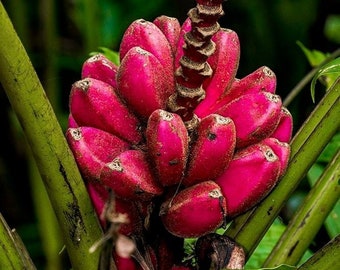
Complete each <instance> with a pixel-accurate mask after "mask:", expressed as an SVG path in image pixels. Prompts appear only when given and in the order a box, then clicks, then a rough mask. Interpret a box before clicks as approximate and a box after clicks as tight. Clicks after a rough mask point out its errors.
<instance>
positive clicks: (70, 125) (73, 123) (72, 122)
mask: <svg viewBox="0 0 340 270" xmlns="http://www.w3.org/2000/svg"><path fill="white" fill-rule="evenodd" d="M77 127H79V126H78V124H77V122H76V120H74V118H73V116H72V113H70V114H69V115H68V121H67V128H77Z"/></svg>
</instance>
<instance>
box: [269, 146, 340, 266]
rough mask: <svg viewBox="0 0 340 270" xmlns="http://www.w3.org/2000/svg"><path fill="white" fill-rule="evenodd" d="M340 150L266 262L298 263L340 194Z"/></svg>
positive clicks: (270, 263)
mask: <svg viewBox="0 0 340 270" xmlns="http://www.w3.org/2000/svg"><path fill="white" fill-rule="evenodd" d="M339 179H340V150H339V151H338V153H337V154H336V156H335V157H334V159H333V160H332V161H331V162H330V163H329V165H328V166H327V168H326V169H325V171H324V172H323V174H322V176H321V177H320V178H319V180H318V182H317V183H316V184H315V186H314V187H313V188H312V190H311V191H310V193H309V195H308V197H307V198H306V199H305V201H304V203H303V204H302V205H301V207H300V208H299V210H298V211H297V212H296V214H295V215H294V217H293V219H292V220H291V221H290V223H289V225H288V227H287V228H286V230H285V232H284V233H283V234H282V236H281V238H280V239H279V241H278V242H277V244H276V246H275V247H274V249H273V250H272V252H271V254H270V255H269V257H268V258H267V260H266V262H265V263H264V266H265V267H274V266H277V265H280V264H288V265H296V264H297V263H298V262H299V261H300V259H301V257H302V256H303V254H304V253H305V251H306V249H307V248H308V246H309V244H310V243H311V242H312V241H313V239H314V237H315V235H316V234H317V232H318V231H319V229H320V228H321V226H322V224H323V223H324V220H325V219H326V217H327V216H328V214H329V213H330V211H331V210H332V208H333V207H334V205H335V203H336V202H337V201H338V199H339V197H340V185H339V183H338V180H339Z"/></svg>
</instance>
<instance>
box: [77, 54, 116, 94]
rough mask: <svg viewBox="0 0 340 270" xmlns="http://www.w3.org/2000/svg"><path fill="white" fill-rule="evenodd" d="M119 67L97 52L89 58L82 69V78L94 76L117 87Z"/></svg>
mask: <svg viewBox="0 0 340 270" xmlns="http://www.w3.org/2000/svg"><path fill="white" fill-rule="evenodd" d="M117 70H118V67H117V66H116V65H115V64H114V63H112V62H111V61H110V60H109V59H107V57H106V56H104V55H103V54H96V55H94V56H91V57H90V58H88V59H87V60H86V61H85V62H84V63H83V67H82V71H81V78H82V79H85V78H93V79H97V80H100V81H103V82H106V83H108V84H109V85H111V86H112V87H114V88H116V87H117V83H116V74H117Z"/></svg>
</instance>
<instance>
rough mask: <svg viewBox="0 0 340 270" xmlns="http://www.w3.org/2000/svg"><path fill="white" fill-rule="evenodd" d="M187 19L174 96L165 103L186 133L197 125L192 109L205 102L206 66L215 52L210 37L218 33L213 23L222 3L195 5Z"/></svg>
mask: <svg viewBox="0 0 340 270" xmlns="http://www.w3.org/2000/svg"><path fill="white" fill-rule="evenodd" d="M196 2H197V5H196V7H195V8H192V9H191V10H190V11H189V13H188V16H189V18H190V21H191V30H190V31H189V32H188V33H186V34H185V35H184V40H185V44H184V46H183V51H184V55H183V56H182V57H181V59H180V67H179V68H178V70H176V73H175V76H176V90H177V91H176V93H175V94H173V95H172V96H171V97H170V98H169V101H168V107H169V108H170V110H171V111H172V112H176V113H177V114H179V115H180V116H181V117H182V118H183V120H184V121H185V122H186V124H187V127H188V129H189V130H191V129H193V128H194V127H195V125H196V124H197V119H196V118H195V115H194V112H193V111H194V109H195V108H196V106H197V105H198V104H199V102H200V101H202V100H203V99H204V98H205V91H204V89H203V87H202V84H203V81H204V80H205V79H206V78H209V77H210V76H211V75H212V69H211V67H210V65H209V64H208V62H207V59H208V57H209V56H211V55H212V54H213V53H214V52H215V43H214V42H213V41H212V40H211V38H212V36H213V35H214V34H215V33H216V32H217V31H218V30H219V29H220V25H219V24H218V22H217V20H218V19H219V18H220V17H221V16H222V15H223V8H222V0H213V1H204V0H201V1H196Z"/></svg>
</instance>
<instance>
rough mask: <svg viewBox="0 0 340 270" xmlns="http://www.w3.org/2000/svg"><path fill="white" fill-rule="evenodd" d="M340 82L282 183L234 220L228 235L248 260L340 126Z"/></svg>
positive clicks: (304, 130) (294, 147) (304, 135)
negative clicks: (244, 252) (239, 245)
mask: <svg viewBox="0 0 340 270" xmlns="http://www.w3.org/2000/svg"><path fill="white" fill-rule="evenodd" d="M339 115H340V78H339V79H338V80H337V81H336V82H335V83H334V85H333V86H332V87H331V89H330V90H329V91H327V93H326V94H325V96H324V97H323V99H322V100H321V101H320V103H319V104H318V105H317V107H316V108H315V109H314V111H313V112H312V113H311V115H310V116H309V117H308V119H307V120H306V121H305V123H304V125H303V126H302V127H301V128H300V130H299V131H298V132H297V134H296V135H295V136H294V138H293V140H292V143H291V157H290V162H289V165H288V168H287V171H286V174H285V175H284V176H283V178H282V179H281V181H280V182H279V183H278V185H277V187H276V188H275V189H274V190H273V191H272V192H271V194H269V196H268V197H267V198H266V199H265V200H264V201H263V202H262V203H260V204H259V205H258V206H257V207H256V208H255V209H253V210H251V211H250V212H248V213H245V214H243V215H242V216H240V217H239V218H237V219H235V220H234V221H233V222H232V223H231V226H230V227H229V228H228V230H227V231H226V233H227V235H228V236H230V237H232V238H233V239H234V240H235V241H236V242H238V243H239V244H241V245H242V246H243V247H244V248H245V250H246V252H247V254H248V256H249V255H250V254H251V253H252V252H253V251H254V249H255V248H256V246H257V244H258V243H259V242H260V240H261V238H262V237H263V235H264V234H265V232H266V231H267V229H268V228H269V227H270V225H271V224H272V222H273V221H274V219H275V218H276V217H277V215H278V214H279V212H280V210H281V208H282V206H283V205H284V204H285V202H286V201H287V200H288V198H289V196H290V195H291V194H292V192H293V191H294V190H295V189H296V187H297V186H298V184H299V183H300V181H301V179H302V178H303V176H304V175H305V174H306V173H307V171H308V169H309V168H310V167H311V166H312V164H313V163H314V162H315V160H316V159H317V157H318V156H319V154H320V153H321V151H322V150H323V148H324V147H325V145H326V144H327V143H328V141H329V140H330V139H331V138H332V137H333V135H334V134H335V132H336V131H337V130H338V128H339V126H340V117H339Z"/></svg>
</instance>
